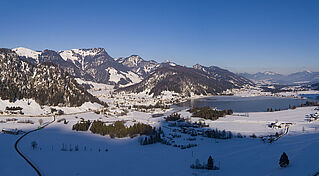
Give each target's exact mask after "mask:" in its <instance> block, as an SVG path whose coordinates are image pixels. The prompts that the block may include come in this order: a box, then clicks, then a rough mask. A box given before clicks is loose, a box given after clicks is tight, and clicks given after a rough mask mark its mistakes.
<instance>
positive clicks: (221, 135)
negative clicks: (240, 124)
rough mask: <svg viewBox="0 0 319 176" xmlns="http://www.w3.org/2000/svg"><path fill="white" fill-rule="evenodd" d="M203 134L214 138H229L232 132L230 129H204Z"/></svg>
mask: <svg viewBox="0 0 319 176" xmlns="http://www.w3.org/2000/svg"><path fill="white" fill-rule="evenodd" d="M203 136H205V137H208V138H215V139H231V138H232V137H233V134H232V132H231V131H225V130H222V131H221V130H218V129H212V130H208V131H205V133H204V134H203Z"/></svg>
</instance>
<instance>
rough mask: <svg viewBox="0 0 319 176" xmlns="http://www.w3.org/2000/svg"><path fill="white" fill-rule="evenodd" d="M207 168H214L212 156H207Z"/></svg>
mask: <svg viewBox="0 0 319 176" xmlns="http://www.w3.org/2000/svg"><path fill="white" fill-rule="evenodd" d="M207 169H209V170H212V169H214V161H213V158H212V156H209V158H208V161H207Z"/></svg>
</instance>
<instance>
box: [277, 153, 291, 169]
mask: <svg viewBox="0 0 319 176" xmlns="http://www.w3.org/2000/svg"><path fill="white" fill-rule="evenodd" d="M279 165H280V167H287V166H288V165H289V159H288V156H287V154H286V153H285V152H283V153H282V155H281V157H280V160H279Z"/></svg>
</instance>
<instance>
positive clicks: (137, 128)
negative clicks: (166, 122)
mask: <svg viewBox="0 0 319 176" xmlns="http://www.w3.org/2000/svg"><path fill="white" fill-rule="evenodd" d="M90 131H91V132H92V133H94V134H100V135H102V136H105V135H110V137H111V138H114V137H118V138H123V137H128V136H130V137H131V138H133V137H135V136H136V135H138V134H140V135H151V134H152V133H153V128H152V126H150V125H147V124H143V123H137V124H134V125H133V126H130V127H126V126H125V125H124V122H123V121H116V122H115V123H114V124H110V125H105V123H104V122H102V121H99V120H97V121H96V120H94V121H93V123H92V125H91V128H90Z"/></svg>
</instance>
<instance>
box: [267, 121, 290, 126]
mask: <svg viewBox="0 0 319 176" xmlns="http://www.w3.org/2000/svg"><path fill="white" fill-rule="evenodd" d="M292 124H293V123H286V122H278V121H276V122H272V123H270V124H268V127H269V128H286V127H287V126H289V125H292Z"/></svg>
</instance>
